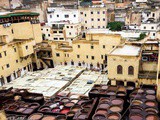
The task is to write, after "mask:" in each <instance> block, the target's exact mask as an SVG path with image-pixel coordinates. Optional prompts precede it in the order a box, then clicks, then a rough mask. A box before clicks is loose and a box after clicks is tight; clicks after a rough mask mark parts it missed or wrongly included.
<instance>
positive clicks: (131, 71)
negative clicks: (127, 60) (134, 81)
mask: <svg viewBox="0 0 160 120" xmlns="http://www.w3.org/2000/svg"><path fill="white" fill-rule="evenodd" d="M128 75H134V67H133V66H129V67H128Z"/></svg>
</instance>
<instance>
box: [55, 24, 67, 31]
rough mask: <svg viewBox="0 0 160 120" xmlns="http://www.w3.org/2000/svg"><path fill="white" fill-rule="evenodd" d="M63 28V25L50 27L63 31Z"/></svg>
mask: <svg viewBox="0 0 160 120" xmlns="http://www.w3.org/2000/svg"><path fill="white" fill-rule="evenodd" d="M63 28H64V24H53V25H52V29H61V30H62V29H63Z"/></svg>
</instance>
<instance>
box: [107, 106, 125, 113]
mask: <svg viewBox="0 0 160 120" xmlns="http://www.w3.org/2000/svg"><path fill="white" fill-rule="evenodd" d="M109 109H110V110H111V111H112V112H120V111H121V110H122V109H121V108H120V107H119V106H111V107H110V108H109Z"/></svg>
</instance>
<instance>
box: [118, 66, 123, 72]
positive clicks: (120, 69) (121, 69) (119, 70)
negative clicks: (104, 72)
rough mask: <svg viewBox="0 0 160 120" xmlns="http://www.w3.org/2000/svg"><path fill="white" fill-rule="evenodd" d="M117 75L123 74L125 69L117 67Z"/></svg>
mask: <svg viewBox="0 0 160 120" xmlns="http://www.w3.org/2000/svg"><path fill="white" fill-rule="evenodd" d="M117 74H123V68H122V66H121V65H118V66H117Z"/></svg>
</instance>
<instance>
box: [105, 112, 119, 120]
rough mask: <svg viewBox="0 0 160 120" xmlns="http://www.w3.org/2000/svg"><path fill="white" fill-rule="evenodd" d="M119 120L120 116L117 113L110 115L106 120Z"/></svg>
mask: <svg viewBox="0 0 160 120" xmlns="http://www.w3.org/2000/svg"><path fill="white" fill-rule="evenodd" d="M119 119H120V115H119V114H117V113H112V114H109V115H108V120H119Z"/></svg>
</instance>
